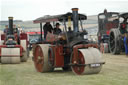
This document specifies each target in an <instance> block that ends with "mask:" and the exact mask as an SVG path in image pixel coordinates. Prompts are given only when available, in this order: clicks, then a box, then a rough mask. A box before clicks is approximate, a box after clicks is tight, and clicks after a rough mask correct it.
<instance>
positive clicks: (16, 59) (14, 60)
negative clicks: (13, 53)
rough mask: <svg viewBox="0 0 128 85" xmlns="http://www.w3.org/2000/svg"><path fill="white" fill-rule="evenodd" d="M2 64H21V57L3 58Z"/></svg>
mask: <svg viewBox="0 0 128 85" xmlns="http://www.w3.org/2000/svg"><path fill="white" fill-rule="evenodd" d="M1 63H2V64H19V63H20V57H1Z"/></svg>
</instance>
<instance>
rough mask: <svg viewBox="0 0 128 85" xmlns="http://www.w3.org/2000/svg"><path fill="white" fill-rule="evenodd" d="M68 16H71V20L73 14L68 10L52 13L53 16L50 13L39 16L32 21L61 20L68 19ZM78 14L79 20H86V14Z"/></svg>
mask: <svg viewBox="0 0 128 85" xmlns="http://www.w3.org/2000/svg"><path fill="white" fill-rule="evenodd" d="M68 16H71V20H72V17H73V14H72V13H70V12H68V13H66V14H60V15H54V16H50V15H46V16H43V17H39V18H37V19H35V20H34V21H33V22H34V23H42V22H52V21H60V22H62V21H63V20H66V21H67V20H68ZM78 16H79V20H80V19H81V20H86V19H87V16H86V15H84V14H78Z"/></svg>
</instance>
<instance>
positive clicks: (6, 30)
mask: <svg viewBox="0 0 128 85" xmlns="http://www.w3.org/2000/svg"><path fill="white" fill-rule="evenodd" d="M4 33H5V34H8V25H5V29H4Z"/></svg>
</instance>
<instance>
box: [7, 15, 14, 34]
mask: <svg viewBox="0 0 128 85" xmlns="http://www.w3.org/2000/svg"><path fill="white" fill-rule="evenodd" d="M8 19H9V35H13V17H8Z"/></svg>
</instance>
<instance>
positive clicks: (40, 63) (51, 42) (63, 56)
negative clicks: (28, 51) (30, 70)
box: [33, 8, 105, 75]
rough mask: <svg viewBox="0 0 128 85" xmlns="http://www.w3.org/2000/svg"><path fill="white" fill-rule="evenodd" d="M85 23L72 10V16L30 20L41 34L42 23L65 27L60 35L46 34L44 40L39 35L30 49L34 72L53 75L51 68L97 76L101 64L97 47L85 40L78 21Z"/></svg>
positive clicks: (84, 32)
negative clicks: (58, 24)
mask: <svg viewBox="0 0 128 85" xmlns="http://www.w3.org/2000/svg"><path fill="white" fill-rule="evenodd" d="M86 19H87V17H86V15H83V14H79V13H78V8H73V9H72V13H70V12H68V13H66V14H61V15H55V16H48V17H46V16H44V17H41V18H37V19H36V20H34V23H40V27H41V33H42V24H41V23H43V22H48V21H49V22H56V21H60V22H62V23H64V27H65V31H64V32H62V33H60V34H56V33H48V34H47V37H46V39H45V40H43V38H42V35H41V40H42V41H41V42H39V44H36V45H35V46H34V48H33V61H34V65H35V68H36V70H37V71H38V72H42V73H43V72H49V71H54V68H62V69H63V70H64V71H71V70H72V72H73V73H75V74H77V75H82V74H97V73H99V72H100V71H101V69H102V65H103V64H104V63H105V62H104V60H103V58H102V55H101V53H100V51H99V50H98V45H97V44H96V43H94V42H92V41H89V40H88V35H87V34H88V33H87V31H86V30H84V29H83V28H82V27H83V26H82V21H83V20H86ZM71 21H72V22H73V24H72V25H73V26H71ZM79 21H80V25H81V30H80V29H79V26H80V25H79V23H78V22H79ZM66 22H68V28H67V26H66V25H67V24H66ZM71 27H73V29H71Z"/></svg>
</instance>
